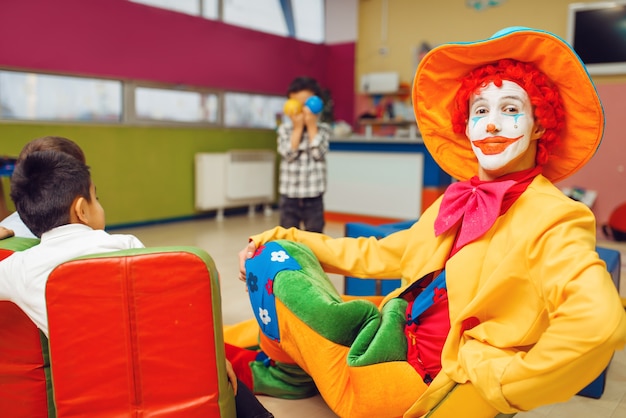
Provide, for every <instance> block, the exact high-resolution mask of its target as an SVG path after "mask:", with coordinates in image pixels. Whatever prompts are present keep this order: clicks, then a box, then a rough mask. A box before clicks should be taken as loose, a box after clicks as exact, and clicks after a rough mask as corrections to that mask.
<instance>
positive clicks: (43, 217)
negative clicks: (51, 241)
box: [11, 150, 91, 238]
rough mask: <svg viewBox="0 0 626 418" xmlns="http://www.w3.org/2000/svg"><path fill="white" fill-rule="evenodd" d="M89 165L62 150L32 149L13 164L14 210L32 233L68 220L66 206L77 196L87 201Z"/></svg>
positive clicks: (12, 190)
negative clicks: (32, 150)
mask: <svg viewBox="0 0 626 418" xmlns="http://www.w3.org/2000/svg"><path fill="white" fill-rule="evenodd" d="M90 186H91V175H90V174H89V167H88V166H87V165H85V164H84V163H83V162H81V161H79V160H78V159H76V158H74V157H73V156H72V155H70V154H67V153H65V152H60V151H53V150H46V151H35V152H31V153H30V154H28V155H26V157H25V158H24V159H23V160H21V161H20V162H19V164H17V165H16V166H15V171H13V175H12V176H11V199H13V202H14V203H15V207H16V208H17V213H18V214H19V215H20V218H22V221H23V222H24V224H25V225H26V226H27V227H28V229H30V230H31V231H32V232H33V234H35V235H36V236H37V237H40V238H41V235H42V234H43V233H44V232H47V231H49V230H51V229H52V228H56V227H57V226H61V225H66V224H69V223H70V209H71V207H72V203H73V202H74V200H75V199H76V198H77V197H84V198H85V199H87V201H91V196H90V194H89V188H90Z"/></svg>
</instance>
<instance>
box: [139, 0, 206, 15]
mask: <svg viewBox="0 0 626 418" xmlns="http://www.w3.org/2000/svg"><path fill="white" fill-rule="evenodd" d="M130 1H132V2H133V3H141V4H146V5H148V6H154V7H160V8H161V9H168V10H174V11H176V12H181V13H187V14H189V15H194V16H198V15H199V14H200V3H199V0H130ZM215 1H217V0H215Z"/></svg>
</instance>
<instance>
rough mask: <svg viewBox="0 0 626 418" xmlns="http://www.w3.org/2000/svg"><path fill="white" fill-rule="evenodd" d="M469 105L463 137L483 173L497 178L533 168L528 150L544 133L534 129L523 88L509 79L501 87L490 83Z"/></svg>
mask: <svg viewBox="0 0 626 418" xmlns="http://www.w3.org/2000/svg"><path fill="white" fill-rule="evenodd" d="M469 106H470V109H469V120H468V121H467V129H466V134H467V137H468V138H469V139H470V141H471V143H472V149H473V150H474V154H476V157H477V158H478V164H479V165H480V167H481V168H482V169H483V171H486V172H497V176H496V177H498V176H500V175H504V174H508V173H512V172H515V171H520V170H523V169H526V168H531V167H534V165H535V161H534V160H535V152H534V149H535V148H533V149H532V150H533V151H532V152H528V151H529V147H530V145H531V141H534V140H536V139H538V138H539V137H540V136H541V134H542V133H543V130H539V129H536V127H535V124H534V117H533V109H532V105H531V103H530V99H529V97H528V94H527V93H526V91H525V90H524V89H523V88H521V87H520V86H519V85H518V84H516V83H514V82H512V81H508V80H504V81H503V82H502V86H501V87H497V86H496V85H495V84H493V83H489V84H488V85H487V86H485V87H483V88H481V89H480V90H479V91H478V94H474V95H472V96H471V98H470V103H469Z"/></svg>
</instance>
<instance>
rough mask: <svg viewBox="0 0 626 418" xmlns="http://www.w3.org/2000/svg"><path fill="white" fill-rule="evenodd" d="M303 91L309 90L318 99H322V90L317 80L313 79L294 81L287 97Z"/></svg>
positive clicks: (305, 78)
mask: <svg viewBox="0 0 626 418" xmlns="http://www.w3.org/2000/svg"><path fill="white" fill-rule="evenodd" d="M302 90H308V91H311V92H313V94H315V95H316V96H318V97H322V88H321V87H320V85H319V84H317V80H315V79H314V78H311V77H296V78H294V79H293V81H292V82H291V84H289V88H288V89H287V97H289V95H290V94H291V93H297V92H299V91H302Z"/></svg>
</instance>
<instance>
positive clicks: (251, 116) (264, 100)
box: [224, 93, 286, 129]
mask: <svg viewBox="0 0 626 418" xmlns="http://www.w3.org/2000/svg"><path fill="white" fill-rule="evenodd" d="M285 100H286V99H285V98H284V97H277V96H263V95H257V94H245V93H225V94H224V125H226V126H228V127H247V128H267V129H275V128H276V126H277V125H278V124H279V123H280V122H282V113H283V105H284V104H285Z"/></svg>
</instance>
